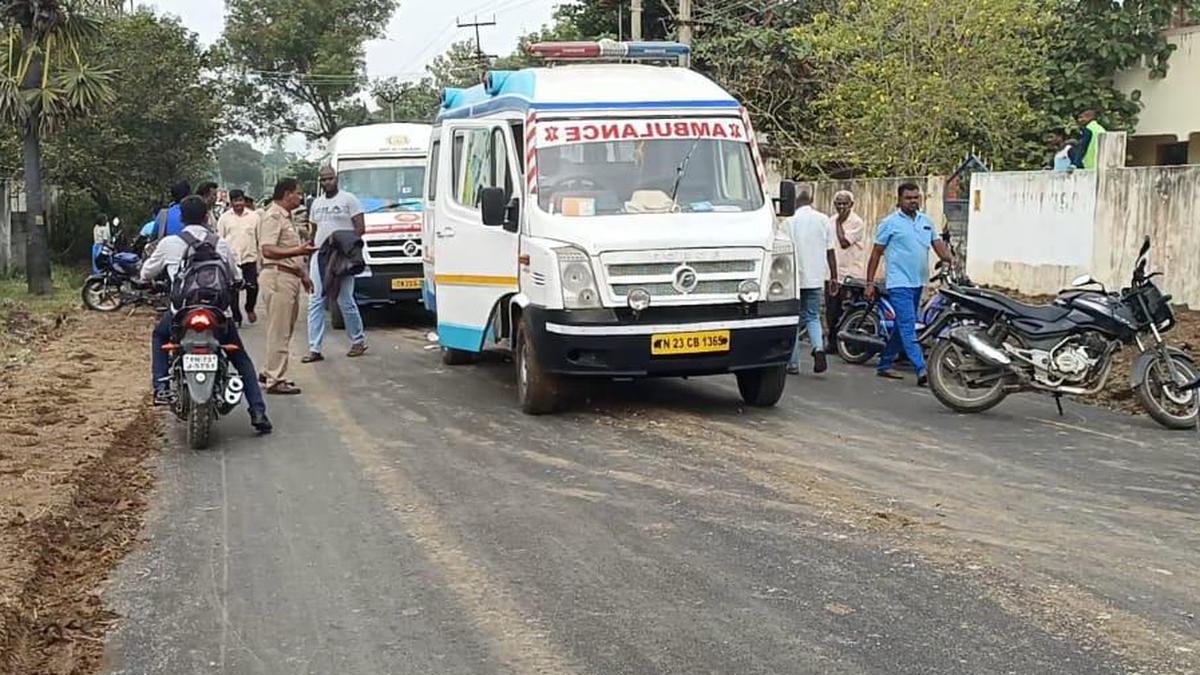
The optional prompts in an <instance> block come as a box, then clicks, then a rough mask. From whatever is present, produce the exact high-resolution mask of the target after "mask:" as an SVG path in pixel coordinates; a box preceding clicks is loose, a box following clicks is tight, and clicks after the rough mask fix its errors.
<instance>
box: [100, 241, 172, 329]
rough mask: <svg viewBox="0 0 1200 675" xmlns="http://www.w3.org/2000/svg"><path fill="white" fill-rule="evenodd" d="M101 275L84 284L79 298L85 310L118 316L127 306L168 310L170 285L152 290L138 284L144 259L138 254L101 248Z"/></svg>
mask: <svg viewBox="0 0 1200 675" xmlns="http://www.w3.org/2000/svg"><path fill="white" fill-rule="evenodd" d="M95 264H96V267H97V268H98V269H99V270H100V272H99V273H98V274H93V275H91V276H89V277H88V278H87V279H86V280H84V282H83V288H82V289H81V291H80V295H81V296H82V297H83V304H84V306H85V307H87V308H88V309H91V310H95V311H97V312H115V311H117V310H118V309H121V308H122V307H124V306H125V305H151V306H153V307H154V308H155V309H157V310H159V311H162V310H164V309H166V308H167V304H168V303H167V291H168V290H169V289H168V288H167V284H166V283H165V282H155V283H152V284H150V285H149V286H143V285H142V284H140V283H138V275H139V274H140V272H141V269H142V259H141V257H140V256H138V254H136V253H131V252H129V251H120V250H118V249H117V246H116V244H115V243H114V242H111V241H110V242H105V243H103V244H101V245H100V250H99V252H98V253H97V255H96V260H95Z"/></svg>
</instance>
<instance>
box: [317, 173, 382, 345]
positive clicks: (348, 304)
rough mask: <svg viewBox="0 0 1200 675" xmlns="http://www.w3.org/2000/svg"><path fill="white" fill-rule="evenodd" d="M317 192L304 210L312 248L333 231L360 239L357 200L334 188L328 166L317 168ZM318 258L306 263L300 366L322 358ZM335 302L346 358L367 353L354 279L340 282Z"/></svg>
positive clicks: (360, 215) (362, 228)
mask: <svg viewBox="0 0 1200 675" xmlns="http://www.w3.org/2000/svg"><path fill="white" fill-rule="evenodd" d="M321 189H322V191H323V192H324V194H322V195H320V196H319V197H317V198H316V199H314V200H313V203H312V206H310V207H309V209H308V219H309V221H310V222H312V223H313V224H315V225H316V228H317V232H316V235H315V236H314V239H313V245H315V246H316V247H317V249H318V250H320V248H321V245H322V244H324V243H325V240H326V239H328V238H329V235H331V234H333V233H334V232H336V231H337V230H353V231H354V232H355V233H356V234H358V236H360V237H361V236H362V235H363V233H364V232H366V230H367V228H366V225H365V224H363V209H362V205H361V204H359V203H358V197H355V196H354V195H353V194H350V193H349V192H346V191H345V190H339V189H338V177H337V172H336V171H334V170H333V168H332V167H330V166H323V167H321ZM320 257H321V256H320V255H314V256H313V257H312V260H311V261H310V263H309V265H310V266H311V269H310V270H309V276H310V277H312V283H313V290H312V295H311V296H309V299H308V355H307V356H305V357H304V358H302V359H300V361H301V362H302V363H313V362H314V361H323V360H324V359H325V357H324V356H323V355H322V354H321V343H322V342H323V341H324V339H325V292H324V289H323V288H322V283H321V282H322V279H321V276H322V275H321V270H320V269H319V263H318V260H319V259H320ZM337 303H338V307H339V308H340V309H341V310H342V316H343V317H344V318H345V320H346V335H347V336H348V337H349V338H350V351H349V353H347V354H346V355H347V356H351V357H354V356H362V355H363V354H364V353H366V351H367V336H366V334H365V333H364V332H363V320H362V314H360V313H359V311H358V304H357V303H356V302H355V301H354V277H352V276H347V277H345V278H344V279H342V280H341V286H340V287H339V288H338V297H337Z"/></svg>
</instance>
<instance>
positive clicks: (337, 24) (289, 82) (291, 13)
mask: <svg viewBox="0 0 1200 675" xmlns="http://www.w3.org/2000/svg"><path fill="white" fill-rule="evenodd" d="M396 5H397V0H228V2H227V3H226V16H225V32H224V35H223V38H222V40H221V43H220V45H219V53H220V54H221V57H222V62H223V64H224V65H225V66H226V68H227V70H228V72H229V74H230V81H231V86H230V90H231V91H230V98H231V101H232V102H233V103H234V107H233V108H232V109H233V110H235V111H239V112H240V115H239V116H238V117H236V118H234V120H233V121H234V122H235V123H236V125H237V126H238V128H240V129H241V130H243V131H246V132H248V133H251V134H254V135H257V136H277V135H286V134H289V133H293V132H299V133H303V134H304V135H305V136H307V137H308V138H309V139H318V138H324V139H330V138H333V135H334V134H335V133H337V131H338V129H340V128H341V127H343V126H346V125H347V124H348V123H358V122H361V121H362V120H363V119H365V117H366V109H365V107H363V105H362V103H361V102H359V101H357V100H356V99H355V96H356V95H357V94H359V93H360V92H362V91H363V89H364V88H365V87H366V84H367V80H366V76H365V51H364V44H365V42H366V41H367V40H370V39H373V38H377V37H382V35H383V32H384V30H385V28H386V27H387V24H388V21H389V20H390V19H391V16H392V13H393V12H394V11H395V9H396Z"/></svg>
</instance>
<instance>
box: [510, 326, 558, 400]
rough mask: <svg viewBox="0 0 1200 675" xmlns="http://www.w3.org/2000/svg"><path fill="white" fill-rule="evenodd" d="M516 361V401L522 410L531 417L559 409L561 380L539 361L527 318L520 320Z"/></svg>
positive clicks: (514, 355)
mask: <svg viewBox="0 0 1200 675" xmlns="http://www.w3.org/2000/svg"><path fill="white" fill-rule="evenodd" d="M513 362H514V365H515V366H516V370H517V398H518V399H519V400H520V401H521V410H523V411H525V412H526V413H527V414H530V415H545V414H547V413H552V412H554V411H555V409H556V408H558V405H559V400H560V396H561V393H560V388H561V385H562V378H560V377H559V376H557V375H555V374H553V373H548V372H546V371H545V370H544V369H543V368H542V365H541V363H539V362H538V356H537V350H536V349H535V347H534V344H533V330H532V329H531V328H530V326H529V320H528V319H527V318H524V317H523V318H522V319H521V324H520V329H519V332H518V333H517V344H516V349H515V350H514V353H513Z"/></svg>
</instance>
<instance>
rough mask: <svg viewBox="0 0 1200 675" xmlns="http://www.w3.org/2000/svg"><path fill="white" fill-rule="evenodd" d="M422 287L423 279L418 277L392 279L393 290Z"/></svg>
mask: <svg viewBox="0 0 1200 675" xmlns="http://www.w3.org/2000/svg"><path fill="white" fill-rule="evenodd" d="M420 287H421V280H420V279H419V278H418V279H392V290H393V291H409V290H413V289H418V288H420Z"/></svg>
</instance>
